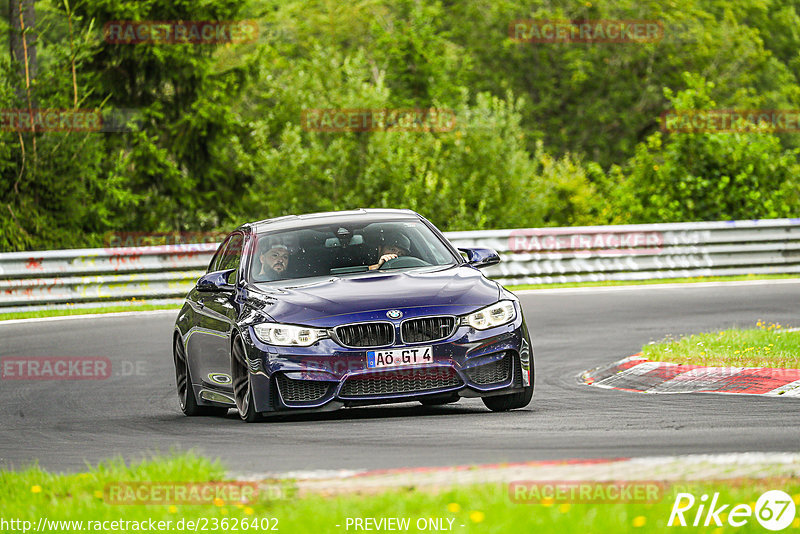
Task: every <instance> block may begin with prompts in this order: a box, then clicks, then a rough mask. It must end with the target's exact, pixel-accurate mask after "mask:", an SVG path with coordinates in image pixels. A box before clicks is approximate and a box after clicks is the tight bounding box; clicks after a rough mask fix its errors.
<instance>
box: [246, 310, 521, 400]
mask: <svg viewBox="0 0 800 534" xmlns="http://www.w3.org/2000/svg"><path fill="white" fill-rule="evenodd" d="M242 335H243V339H244V341H245V346H246V349H247V353H248V360H249V367H250V372H251V377H250V378H251V387H252V391H253V400H254V404H255V408H256V410H257V411H259V412H262V413H263V412H275V411H296V410H302V411H328V410H331V409H336V408H339V407H342V406H362V405H369V404H385V403H391V402H409V401H413V400H421V399H430V398H453V399H455V398H457V397H459V396H460V397H485V396H491V395H505V394H509V393H514V392H518V391H522V390H523V389H524V388H525V387H530V386H531V385H532V384H533V347H532V345H531V342H530V337H529V334H528V331H527V328H526V326H525V322H524V319H523V317H522V314H521V311H520V312H519V313H518V315H517V318H516V320H515V321H514V322H512V323H509V324H508V325H503V326H499V327H496V328H492V329H489V330H484V331H478V330H474V329H472V328H471V327H468V326H459V327H458V328H457V329H456V330H455V332H454V333H453V334H452V335H451V336H450V337H448V338H447V339H444V340H441V341H437V342H433V343H414V344H408V345H403V344H397V345H395V346H392V347H390V348H392V349H402V348H404V347H409V348H413V347H419V346H430V347H432V353H433V362H432V363H429V364H425V365H417V366H397V367H391V368H379V369H370V368H368V367H367V351H368V350H371V349H354V348H344V347H342V346H341V345H339V344H338V343H336V342H335V341H334V340H333V339H323V340H320V341H319V342H317V343H316V344H315V345H313V346H311V347H275V346H271V345H267V344H264V343H262V342H261V341H260V340H259V339H258V338H256V336H255V335H254V333H253V331H252V328H247V329H246V330H244V331H243V332H242Z"/></svg>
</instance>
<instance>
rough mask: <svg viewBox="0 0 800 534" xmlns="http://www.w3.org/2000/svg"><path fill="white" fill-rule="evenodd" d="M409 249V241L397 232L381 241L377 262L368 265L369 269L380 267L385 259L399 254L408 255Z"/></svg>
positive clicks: (391, 258)
mask: <svg viewBox="0 0 800 534" xmlns="http://www.w3.org/2000/svg"><path fill="white" fill-rule="evenodd" d="M410 251H411V241H409V239H408V238H407V237H406V236H404V235H403V234H397V235H396V236H393V237H392V238H389V239H387V240H386V241H384V242H383V245H381V248H380V258H379V259H378V263H376V264H375V265H370V266H369V270H370V271H374V270H375V269H380V268H381V266H382V265H383V264H384V263H386V262H387V261H389V260H393V259H395V258H399V257H400V256H408V254H409V252H410Z"/></svg>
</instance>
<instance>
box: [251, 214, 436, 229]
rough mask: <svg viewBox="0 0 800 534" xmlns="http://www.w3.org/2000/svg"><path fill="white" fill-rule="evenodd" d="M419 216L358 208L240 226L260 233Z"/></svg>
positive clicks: (277, 218)
mask: <svg viewBox="0 0 800 534" xmlns="http://www.w3.org/2000/svg"><path fill="white" fill-rule="evenodd" d="M420 218H421V216H420V215H419V214H418V213H417V212H415V211H412V210H408V209H388V208H359V209H355V210H347V211H326V212H320V213H306V214H303V215H285V216H283V217H275V218H272V219H264V220H263V221H256V222H251V223H247V224H243V225H242V227H250V228H251V229H252V230H253V232H254V233H256V234H260V233H262V232H272V231H275V230H290V229H299V228H306V227H310V226H317V225H320V224H326V223H330V224H347V223H354V222H360V221H370V222H381V221H396V220H403V219H412V220H419V219H420Z"/></svg>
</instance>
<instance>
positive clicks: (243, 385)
mask: <svg viewBox="0 0 800 534" xmlns="http://www.w3.org/2000/svg"><path fill="white" fill-rule="evenodd" d="M231 378H232V380H233V399H234V400H235V401H236V409H237V410H239V417H241V418H242V421H245V422H247V423H255V422H257V421H260V420H261V419H263V417H262V415H261V414H260V413H258V412H256V408H255V405H254V403H253V388H252V387H251V384H250V369H249V368H248V366H247V353H246V352H245V349H244V343H242V338H241V336H237V337H236V339H234V340H233V348H232V350H231Z"/></svg>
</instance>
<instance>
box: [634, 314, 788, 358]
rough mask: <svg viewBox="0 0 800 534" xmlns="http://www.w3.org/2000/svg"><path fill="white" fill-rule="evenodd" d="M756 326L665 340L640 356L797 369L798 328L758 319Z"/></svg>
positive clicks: (648, 348) (643, 348)
mask: <svg viewBox="0 0 800 534" xmlns="http://www.w3.org/2000/svg"><path fill="white" fill-rule="evenodd" d="M756 326H757V328H754V329H749V330H740V329H738V328H731V329H729V330H722V331H721V332H708V333H702V334H693V335H690V336H685V337H682V338H681V339H677V340H676V339H665V340H664V341H662V342H659V343H653V344H649V345H645V346H644V347H642V355H643V356H644V357H645V358H647V359H649V360H653V361H660V362H673V363H682V364H693V365H706V366H734V367H735V366H744V367H775V368H779V369H800V331H798V332H786V331H785V330H786V327H785V326H782V325H779V324H775V323H772V324H769V325H767V324H766V323H764V322H762V321H759V322H758V323H757V324H756Z"/></svg>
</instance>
